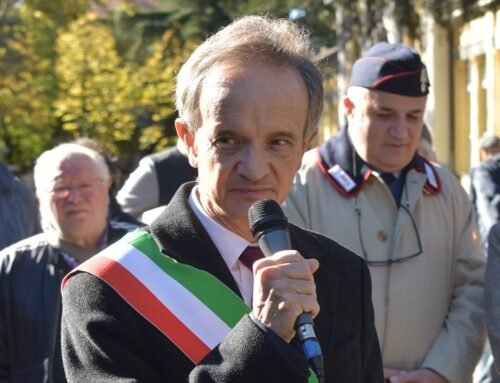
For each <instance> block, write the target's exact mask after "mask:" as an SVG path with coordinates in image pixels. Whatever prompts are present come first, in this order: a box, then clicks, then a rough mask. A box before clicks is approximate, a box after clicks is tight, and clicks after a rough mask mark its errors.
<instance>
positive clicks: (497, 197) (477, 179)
mask: <svg viewBox="0 0 500 383" xmlns="http://www.w3.org/2000/svg"><path fill="white" fill-rule="evenodd" d="M471 198H472V203H473V205H474V209H475V211H476V219H477V226H478V228H479V233H480V234H481V238H482V240H483V241H486V238H488V233H489V231H490V228H491V226H493V224H495V223H496V222H498V221H500V154H496V155H495V156H493V157H491V158H488V159H487V160H485V161H483V162H481V164H480V165H479V166H478V167H477V168H475V169H474V170H473V171H472V172H471Z"/></svg>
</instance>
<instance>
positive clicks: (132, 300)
mask: <svg viewBox="0 0 500 383" xmlns="http://www.w3.org/2000/svg"><path fill="white" fill-rule="evenodd" d="M78 270H82V271H86V272H88V273H90V274H93V275H95V276H97V277H99V278H100V279H102V280H103V281H105V282H106V283H107V284H108V285H109V286H111V287H112V288H113V289H114V290H115V291H116V292H117V293H118V294H119V295H120V296H121V297H122V298H123V299H124V300H125V301H126V302H127V303H128V304H129V305H130V306H132V307H133V308H134V309H135V310H136V311H137V312H138V313H139V314H141V315H142V316H143V317H145V318H147V319H148V321H149V322H150V323H151V324H152V325H153V326H155V327H156V328H157V329H158V330H160V331H161V332H162V333H163V334H164V335H165V336H167V337H168V338H169V339H170V340H171V341H172V342H173V343H174V344H175V345H176V346H177V347H178V348H179V349H180V350H181V351H182V352H183V353H184V354H186V355H187V357H188V358H189V359H191V360H192V361H193V363H195V364H198V363H199V362H200V361H201V360H202V359H203V358H204V357H205V355H207V354H208V353H209V352H210V348H209V347H208V346H207V345H206V344H205V343H203V342H202V341H201V340H200V339H199V338H198V337H197V336H196V335H195V334H194V333H193V332H192V331H191V330H190V329H189V328H187V327H186V326H185V325H184V324H183V323H182V322H181V321H179V319H178V318H177V317H176V316H175V315H174V314H173V313H172V312H171V311H170V310H168V308H167V307H165V306H164V305H163V303H162V302H160V301H159V300H158V298H156V297H155V296H154V295H153V294H152V293H151V291H150V290H148V288H147V287H146V286H144V284H143V283H142V282H141V281H140V280H139V279H137V278H136V277H135V276H134V275H132V274H131V273H130V272H129V271H128V270H127V269H126V268H125V267H123V266H122V265H121V264H119V263H118V262H116V261H114V260H112V259H109V258H105V257H93V258H91V259H90V260H89V261H87V262H85V263H83V264H82V265H80V266H79V267H78ZM64 282H65V281H64ZM64 282H63V283H64Z"/></svg>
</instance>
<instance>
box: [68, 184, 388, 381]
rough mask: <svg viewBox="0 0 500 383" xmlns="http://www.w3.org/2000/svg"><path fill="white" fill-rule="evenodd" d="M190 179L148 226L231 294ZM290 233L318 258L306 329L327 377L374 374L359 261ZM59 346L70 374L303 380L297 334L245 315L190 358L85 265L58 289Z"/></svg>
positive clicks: (367, 288)
mask: <svg viewBox="0 0 500 383" xmlns="http://www.w3.org/2000/svg"><path fill="white" fill-rule="evenodd" d="M192 186H193V184H192V183H191V184H185V185H183V186H182V187H181V188H180V189H179V191H178V192H177V193H176V194H175V196H174V198H173V199H172V201H171V202H170V204H169V205H168V206H167V207H166V209H165V211H164V212H163V213H162V215H161V216H159V217H158V218H157V219H156V220H155V221H154V222H153V223H152V225H151V227H150V229H149V230H150V231H151V233H152V234H153V237H154V239H155V241H156V242H157V244H158V246H159V248H160V249H161V251H162V252H163V253H165V254H168V255H170V256H171V257H173V258H175V259H177V260H178V261H179V262H182V263H185V264H189V265H192V266H194V267H196V268H199V269H203V270H205V271H208V272H209V273H211V274H213V275H214V276H216V277H217V278H218V279H219V280H220V281H222V282H223V283H225V284H226V285H227V286H228V287H229V288H231V289H232V290H233V291H234V292H235V293H236V294H238V295H240V292H239V290H238V287H237V285H236V282H235V281H234V279H233V277H232V275H231V272H230V271H229V269H228V267H227V265H226V263H225V262H224V260H223V258H222V257H221V255H220V254H219V252H218V250H217V248H216V247H215V245H214V243H213V242H212V240H211V239H210V237H209V235H208V234H207V232H206V231H205V229H204V228H203V226H202V225H201V223H200V222H199V221H198V219H197V218H196V216H195V215H194V213H193V211H192V210H191V208H190V207H189V205H188V202H187V197H188V196H189V193H190V190H191V188H192ZM290 232H291V238H292V245H293V248H295V249H297V250H298V251H300V253H301V254H302V255H304V256H305V257H315V258H317V259H318V260H319V262H320V268H319V270H318V271H317V272H316V273H315V274H314V275H315V281H316V285H317V296H318V301H319V304H320V306H321V311H320V313H319V315H318V316H317V317H316V318H315V331H316V334H317V337H318V339H319V341H320V344H321V347H322V349H323V355H324V361H325V373H326V382H335V383H342V382H345V383H347V382H348V383H356V382H366V383H368V382H370V383H376V382H382V381H383V373H382V363H381V357H380V350H379V345H378V340H377V335H376V333H375V327H374V319H373V308H372V302H371V283H370V275H369V272H368V268H367V266H366V264H365V262H364V261H363V260H362V259H361V258H359V257H357V256H355V255H354V254H352V253H351V252H350V251H348V250H346V249H345V248H343V247H341V246H340V245H338V244H337V243H335V242H333V241H331V240H329V239H327V238H326V237H323V236H321V235H318V234H314V233H311V232H307V231H305V230H302V229H299V228H298V227H296V226H293V225H292V226H291V230H290ZM87 291H92V294H88V293H85V292H87ZM240 296H241V295H240ZM62 349H63V361H64V367H65V371H66V374H67V376H68V380H69V381H70V382H82V383H83V382H92V381H96V382H105V381H108V382H158V383H159V382H162V383H165V382H175V383H179V382H186V381H189V382H218V383H222V382H254V383H255V382H259V383H265V382H273V383H276V382H283V383H285V382H286V383H294V382H297V383H298V382H306V381H307V373H308V369H307V362H306V360H305V358H304V356H303V354H302V352H301V351H300V349H299V346H298V343H297V342H296V340H294V341H292V343H291V344H290V345H289V344H287V343H286V342H284V341H283V340H282V339H281V338H279V337H277V336H276V335H275V334H274V333H273V332H271V331H267V332H266V331H263V330H262V329H261V327H259V326H258V325H257V324H256V323H255V322H254V321H252V320H251V319H250V317H249V316H244V317H243V318H242V319H241V320H240V322H239V323H238V324H237V325H236V327H235V328H234V329H233V330H232V331H231V332H230V333H229V335H228V336H227V337H226V338H225V339H224V340H223V341H222V342H221V343H220V345H219V346H217V347H216V348H215V349H214V350H212V351H211V352H210V353H209V354H208V355H207V356H206V357H205V358H204V359H203V360H202V361H201V363H200V364H199V365H197V366H195V365H194V364H193V363H192V362H191V361H190V360H189V359H188V358H187V357H186V356H185V355H184V354H183V353H182V352H181V351H180V350H179V349H178V348H177V347H176V346H175V345H174V344H173V343H172V342H170V340H169V339H168V338H166V337H165V336H164V335H162V334H161V333H160V332H159V331H158V330H157V329H156V328H155V327H153V326H152V325H151V324H150V323H149V322H147V321H146V320H145V319H144V318H143V317H142V316H141V315H139V314H138V313H137V312H136V311H135V310H134V309H132V308H131V307H130V306H129V305H128V304H127V303H126V302H125V301H124V300H123V299H122V298H121V297H120V296H118V295H117V293H116V292H115V291H114V290H112V289H111V288H110V287H109V286H108V285H106V284H105V283H104V282H102V281H101V280H100V279H98V278H97V277H95V276H93V275H90V274H87V273H84V272H81V273H78V274H76V275H75V276H73V277H72V278H70V279H69V280H68V282H67V284H66V286H65V288H64V290H63V315H62Z"/></svg>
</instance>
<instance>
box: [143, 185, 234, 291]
mask: <svg viewBox="0 0 500 383" xmlns="http://www.w3.org/2000/svg"><path fill="white" fill-rule="evenodd" d="M194 185H195V183H194V182H190V183H186V184H184V185H182V186H181V187H180V188H179V189H178V191H177V192H176V193H175V195H174V197H173V198H172V200H171V201H170V203H169V204H168V205H167V207H166V208H165V210H164V211H163V212H162V213H161V214H160V216H159V217H158V218H157V219H155V220H154V221H153V222H152V223H151V226H150V231H151V234H153V238H154V240H155V241H156V243H157V245H158V247H159V248H160V250H161V252H162V253H163V254H167V255H169V256H170V257H172V258H174V259H176V260H178V261H179V262H182V263H185V264H187V265H191V266H193V267H196V268H198V269H201V270H205V271H207V272H209V273H210V274H212V275H213V276H215V277H216V278H218V279H219V280H220V281H221V282H223V283H224V284H225V285H226V286H228V287H229V288H230V289H231V290H233V291H234V292H235V293H236V294H238V296H239V297H241V293H240V291H239V289H238V285H237V284H236V281H235V280H234V278H233V276H232V275H231V272H230V271H229V269H228V267H227V265H226V263H225V262H224V259H223V258H222V256H221V255H220V253H219V251H218V250H217V247H216V246H215V245H214V243H213V242H212V240H211V239H210V236H209V235H208V233H207V232H206V230H205V229H204V228H203V226H202V224H201V223H200V221H199V220H198V218H197V217H196V215H195V214H194V212H193V211H192V210H191V207H190V206H189V204H188V201H187V199H188V197H189V194H190V193H191V189H192V188H193V187H194Z"/></svg>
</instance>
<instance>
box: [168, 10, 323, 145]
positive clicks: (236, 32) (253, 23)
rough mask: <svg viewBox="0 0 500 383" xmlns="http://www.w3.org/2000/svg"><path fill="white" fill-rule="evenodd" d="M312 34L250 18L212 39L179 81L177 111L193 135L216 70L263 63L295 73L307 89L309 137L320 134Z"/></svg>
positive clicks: (320, 100)
mask: <svg viewBox="0 0 500 383" xmlns="http://www.w3.org/2000/svg"><path fill="white" fill-rule="evenodd" d="M311 56H312V48H311V43H310V41H309V35H308V33H307V32H306V31H305V30H304V29H301V28H299V27H298V26H297V25H295V24H294V23H293V22H291V21H290V20H285V19H278V20H271V19H269V18H267V17H263V16H246V17H242V18H240V19H237V20H236V21H234V22H233V23H232V24H230V25H228V26H227V27H225V28H223V29H221V30H220V31H219V32H218V33H216V34H215V35H213V36H211V37H210V38H208V39H207V40H206V41H205V42H204V43H202V44H201V45H200V46H199V47H198V48H197V49H196V50H195V51H194V52H193V54H192V55H191V57H190V58H189V59H188V60H187V61H186V63H185V64H184V65H183V66H182V68H181V70H180V71H179V74H178V76H177V87H176V107H177V110H178V111H179V116H180V117H181V118H183V119H184V120H185V122H186V123H187V125H188V128H189V130H190V131H192V132H193V131H195V130H197V129H198V128H199V118H200V114H199V99H200V93H201V89H202V87H203V81H204V80H205V78H206V77H207V75H208V73H209V72H210V71H211V70H213V69H214V68H215V67H217V66H224V65H228V64H241V63H248V62H251V63H255V62H263V63H268V64H272V65H276V66H287V67H291V68H293V69H295V70H296V71H297V72H298V73H299V74H300V76H301V77H302V79H303V80H304V83H305V85H306V88H307V93H308V98H309V102H308V115H307V126H306V129H305V134H304V136H305V137H309V136H310V135H311V134H312V133H313V132H315V131H316V130H317V129H318V124H319V118H320V116H321V112H322V110H323V84H322V81H321V74H320V72H319V70H318V68H317V66H316V65H315V64H314V63H313V62H312V61H311Z"/></svg>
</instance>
